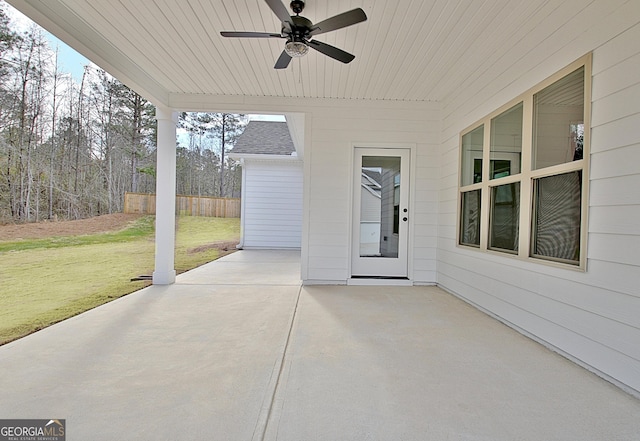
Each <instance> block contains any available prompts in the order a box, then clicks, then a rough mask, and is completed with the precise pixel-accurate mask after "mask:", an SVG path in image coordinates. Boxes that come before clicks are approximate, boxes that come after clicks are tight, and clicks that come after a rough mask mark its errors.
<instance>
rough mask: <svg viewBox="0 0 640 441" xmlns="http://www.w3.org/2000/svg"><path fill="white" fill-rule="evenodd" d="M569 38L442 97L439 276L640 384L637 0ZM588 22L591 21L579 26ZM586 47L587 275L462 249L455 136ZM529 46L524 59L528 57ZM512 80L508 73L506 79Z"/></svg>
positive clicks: (622, 380) (609, 372) (638, 387)
mask: <svg viewBox="0 0 640 441" xmlns="http://www.w3.org/2000/svg"><path fill="white" fill-rule="evenodd" d="M583 15H584V17H583V19H584V20H585V23H584V26H583V28H582V29H584V30H588V32H587V31H585V32H584V34H583V35H578V36H575V35H574V36H573V39H568V40H567V44H566V46H564V47H557V48H554V51H549V48H548V47H546V48H545V46H544V44H542V43H541V44H539V45H538V46H537V47H535V48H531V50H530V51H529V52H528V53H526V54H523V58H520V59H519V61H518V62H517V63H513V62H511V63H512V64H505V63H503V65H501V66H498V67H500V68H502V69H503V71H502V74H500V73H499V72H498V73H496V72H492V77H491V78H489V77H485V78H482V80H481V81H476V82H475V83H474V84H473V85H471V86H468V87H466V88H461V90H460V91H459V93H457V94H456V96H452V97H450V100H448V101H447V102H446V103H444V111H445V120H444V122H443V127H444V129H443V137H442V139H443V142H442V145H441V149H440V153H441V157H440V161H441V174H440V176H441V179H440V202H439V203H440V209H439V212H440V214H439V239H438V275H437V279H438V283H439V284H440V285H441V286H442V287H444V288H446V289H447V290H449V291H451V292H453V293H455V294H456V295H458V296H460V297H463V298H465V299H467V300H468V301H469V302H471V303H473V304H475V305H477V306H479V307H480V308H482V309H484V310H486V311H488V312H490V313H491V314H493V315H495V316H497V317H499V318H500V319H502V320H503V321H505V322H506V323H508V324H510V325H512V326H514V327H516V328H518V329H520V330H522V331H523V332H525V333H526V334H529V335H532V336H534V337H535V338H537V339H539V340H540V341H542V342H543V343H545V344H547V345H550V346H552V347H555V348H557V349H558V350H560V351H561V352H563V353H565V354H567V355H568V356H569V357H571V358H573V359H575V360H577V361H579V362H580V363H582V364H583V365H585V366H587V367H589V368H591V369H593V370H595V371H596V372H598V373H600V374H601V375H603V376H605V377H607V378H609V379H612V380H613V381H615V382H617V383H619V384H621V385H624V386H626V387H628V388H630V389H632V390H635V391H640V257H638V256H639V253H638V249H640V226H639V225H640V192H639V191H638V189H639V188H640V166H638V164H639V163H640V130H638V127H640V44H638V42H639V41H640V24H639V23H638V21H639V18H640V2H627V3H626V4H625V5H624V6H623V7H622V8H621V9H619V10H617V11H616V12H615V13H614V14H612V15H610V16H606V17H600V18H598V17H597V16H596V15H595V11H593V12H590V11H589V8H586V9H585V10H584V12H583ZM586 22H589V23H586ZM591 50H593V53H594V57H593V60H594V61H593V89H592V91H593V98H592V99H593V103H592V142H591V171H592V173H591V176H590V179H591V180H590V203H589V214H590V219H589V221H590V222H589V243H588V265H587V271H586V272H580V271H576V270H572V269H564V268H559V267H554V266H550V265H545V264H539V263H533V262H528V261H521V260H517V259H513V258H508V257H502V256H500V255H497V254H495V253H482V252H478V251H474V250H469V249H464V248H461V247H457V246H456V243H455V239H456V231H455V228H456V208H457V188H456V183H457V179H458V136H459V132H460V131H461V130H463V129H464V128H465V127H467V126H468V125H470V124H472V123H473V122H474V121H475V120H478V119H480V118H482V117H484V116H486V115H487V114H488V113H489V112H491V111H493V110H495V109H496V108H498V107H499V106H500V105H502V104H504V103H506V102H508V101H509V100H511V99H513V98H515V97H516V96H518V95H519V94H520V93H522V92H524V91H526V90H527V89H529V88H530V87H532V86H534V85H535V84H536V83H538V82H540V81H542V80H543V79H545V78H546V77H547V76H549V75H551V74H553V73H555V71H557V70H559V69H560V68H562V67H563V66H564V65H567V64H569V63H570V62H572V61H574V60H575V59H577V58H578V57H579V56H581V55H583V54H584V53H586V52H588V51H591ZM524 55H526V57H524ZM507 76H508V77H509V78H510V81H508V82H505V81H504V77H507Z"/></svg>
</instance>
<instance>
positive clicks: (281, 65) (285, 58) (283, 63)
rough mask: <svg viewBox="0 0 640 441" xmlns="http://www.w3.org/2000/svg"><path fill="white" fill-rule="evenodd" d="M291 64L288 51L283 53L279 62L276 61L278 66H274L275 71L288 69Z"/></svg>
mask: <svg viewBox="0 0 640 441" xmlns="http://www.w3.org/2000/svg"><path fill="white" fill-rule="evenodd" d="M289 62H291V57H290V56H289V54H288V53H287V52H286V51H282V53H281V54H280V57H279V58H278V61H276V65H275V66H273V68H274V69H286V68H287V66H289Z"/></svg>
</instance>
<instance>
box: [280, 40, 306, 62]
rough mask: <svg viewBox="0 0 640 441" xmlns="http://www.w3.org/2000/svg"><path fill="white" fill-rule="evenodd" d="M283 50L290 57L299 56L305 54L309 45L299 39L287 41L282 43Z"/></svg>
mask: <svg viewBox="0 0 640 441" xmlns="http://www.w3.org/2000/svg"><path fill="white" fill-rule="evenodd" d="M284 50H285V52H286V53H287V55H289V56H290V57H293V58H300V57H304V56H305V55H307V53H308V52H309V46H307V45H306V44H304V43H302V42H300V41H287V43H286V44H285V45H284Z"/></svg>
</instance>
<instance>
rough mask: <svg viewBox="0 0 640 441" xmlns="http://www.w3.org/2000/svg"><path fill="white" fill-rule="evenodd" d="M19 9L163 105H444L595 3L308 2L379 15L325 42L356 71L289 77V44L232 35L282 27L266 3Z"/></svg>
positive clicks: (229, 0)
mask: <svg viewBox="0 0 640 441" xmlns="http://www.w3.org/2000/svg"><path fill="white" fill-rule="evenodd" d="M634 1H637V0H634ZM9 3H11V4H13V5H14V6H15V7H17V8H18V9H20V10H22V11H23V12H25V13H26V14H27V15H29V16H31V17H32V18H33V19H34V20H35V21H37V22H39V23H40V24H41V25H43V26H44V27H45V28H47V29H48V30H50V31H51V32H52V33H54V34H56V35H58V36H59V37H60V38H61V39H62V40H64V41H66V42H68V43H69V44H70V45H71V46H72V47H75V48H76V49H77V50H79V51H80V52H82V53H83V54H84V55H85V56H87V57H88V58H90V59H92V61H94V62H96V64H98V65H100V66H101V67H103V68H105V70H107V71H109V72H111V73H112V74H114V75H115V76H117V77H118V78H120V79H121V80H122V81H124V82H125V83H128V84H129V85H130V86H131V87H133V88H134V89H137V88H142V89H143V90H144V91H145V92H147V93H146V94H147V96H149V95H152V96H153V97H155V98H156V100H157V101H166V96H168V95H172V94H173V95H181V94H195V95H207V94H211V95H217V96H227V95H229V96H252V97H309V98H343V99H371V100H401V101H442V100H444V99H446V98H447V95H448V94H451V93H452V92H453V91H455V89H456V88H457V87H459V86H460V85H461V84H464V83H466V82H469V81H473V77H474V75H478V74H479V73H486V72H487V71H490V69H491V68H492V66H494V65H495V64H496V63H500V62H501V61H502V60H503V59H504V58H505V57H507V56H508V57H511V58H512V59H513V57H514V53H517V55H515V56H516V57H524V56H526V53H527V50H529V49H530V48H531V47H533V45H534V44H536V45H537V44H539V42H540V40H541V35H540V29H541V27H542V28H544V35H545V37H547V38H548V37H551V38H553V35H554V33H555V32H556V31H557V30H558V29H561V28H562V26H563V25H565V24H567V23H568V22H569V21H570V20H571V19H572V18H573V17H575V15H576V13H577V12H579V10H581V9H583V8H586V7H587V6H588V5H589V4H590V3H593V1H586V0H473V1H472V0H307V2H306V8H305V10H304V11H303V13H302V14H301V15H303V16H305V17H307V18H309V19H310V20H311V21H313V22H318V21H320V20H323V19H325V18H328V17H330V16H333V15H336V14H338V13H341V12H344V11H347V10H350V9H353V8H356V7H361V8H362V9H364V11H365V12H366V14H367V16H368V20H367V21H366V22H364V23H360V24H357V25H354V26H351V27H349V28H346V29H341V30H338V31H335V32H331V33H327V34H323V35H319V36H317V37H316V39H317V40H319V41H323V42H326V43H329V44H331V45H334V46H337V47H339V48H342V49H344V50H346V51H347V52H350V53H353V54H354V55H355V56H356V58H355V60H354V61H353V62H351V63H350V64H346V65H345V64H342V63H340V62H337V61H335V60H333V59H330V58H328V57H326V56H324V55H322V54H320V53H318V52H315V51H313V50H312V51H310V53H309V54H308V55H306V56H305V57H304V58H301V59H299V60H297V59H294V60H292V62H291V64H290V65H289V68H287V69H286V70H276V69H274V68H273V65H274V63H275V61H276V59H277V58H278V56H279V55H280V53H281V52H282V50H283V47H284V42H285V41H284V40H281V39H230V38H223V37H221V36H220V31H223V30H227V31H260V32H279V30H280V23H279V20H278V19H277V17H276V16H275V15H274V14H273V12H272V11H271V9H270V8H269V7H268V6H267V4H266V3H265V2H264V1H263V0H46V1H44V0H9ZM285 5H286V6H287V9H288V1H286V0H285ZM545 37H542V38H545ZM558 38H560V37H558ZM550 41H551V43H553V41H552V40H550ZM510 62H513V60H511V61H510Z"/></svg>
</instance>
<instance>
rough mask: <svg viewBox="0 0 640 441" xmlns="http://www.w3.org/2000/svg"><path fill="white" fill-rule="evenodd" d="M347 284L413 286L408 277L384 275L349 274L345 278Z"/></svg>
mask: <svg viewBox="0 0 640 441" xmlns="http://www.w3.org/2000/svg"><path fill="white" fill-rule="evenodd" d="M347 285H353V286H413V281H411V280H409V278H408V277H385V276H351V278H350V279H347Z"/></svg>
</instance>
